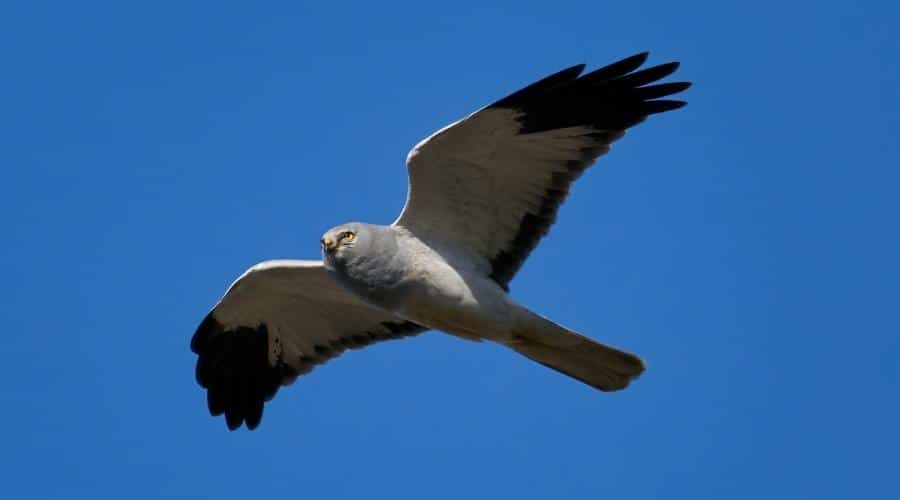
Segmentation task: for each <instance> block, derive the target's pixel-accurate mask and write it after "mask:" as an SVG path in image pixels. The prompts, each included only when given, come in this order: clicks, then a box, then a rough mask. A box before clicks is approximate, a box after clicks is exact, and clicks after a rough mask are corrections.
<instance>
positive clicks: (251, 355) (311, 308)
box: [191, 260, 426, 430]
mask: <svg viewBox="0 0 900 500" xmlns="http://www.w3.org/2000/svg"><path fill="white" fill-rule="evenodd" d="M425 330H426V329H425V328H423V327H421V326H419V325H417V324H414V323H410V322H408V321H405V320H403V319H400V318H398V317H396V316H393V315H392V314H390V313H387V312H384V311H381V310H379V309H375V308H373V307H371V306H369V305H366V304H365V303H363V302H361V301H360V300H359V299H356V298H354V297H353V296H352V295H350V294H349V293H348V292H345V291H344V290H343V289H341V288H340V287H339V286H338V285H337V284H335V283H334V282H333V280H332V279H331V278H330V277H329V276H328V275H327V271H326V270H325V268H324V267H323V265H322V262H321V261H302V260H273V261H267V262H263V263H260V264H257V265H255V266H253V267H252V268H250V269H249V270H248V271H247V272H246V273H244V275H243V276H241V277H240V278H238V280H237V281H235V282H234V283H233V284H232V285H231V287H230V288H229V289H228V292H227V293H226V294H225V296H224V297H222V300H221V301H219V303H218V304H217V305H216V307H215V308H214V309H213V310H212V311H211V312H210V313H209V314H208V315H207V316H206V319H204V320H203V322H202V323H201V324H200V326H199V328H197V332H196V333H195V334H194V337H193V339H191V350H192V351H194V352H195V353H196V354H197V355H198V359H197V382H199V383H200V385H201V386H203V387H204V388H206V390H207V393H206V395H207V403H208V404H209V411H210V413H212V414H213V415H214V416H217V415H221V414H223V413H224V414H225V421H226V423H227V424H228V428H229V429H231V430H235V429H237V428H238V427H240V425H241V423H244V422H245V423H246V424H247V428H249V429H254V428H256V426H257V425H259V421H260V419H261V418H262V412H263V403H264V402H265V401H268V400H270V399H272V397H273V396H274V395H275V392H276V391H277V390H278V388H279V387H280V386H282V385H288V384H290V383H291V382H293V381H294V380H295V379H296V378H297V376H298V375H302V374H304V373H307V372H309V371H310V370H312V369H313V368H314V367H315V366H316V365H318V364H321V363H324V362H326V361H328V360H329V359H331V358H333V357H335V356H338V355H339V354H341V353H342V352H344V351H345V350H346V349H355V348H359V347H363V346H366V345H369V344H371V343H373V342H377V341H379V340H388V339H396V338H401V337H406V336H410V335H415V334H418V333H421V332H423V331H425Z"/></svg>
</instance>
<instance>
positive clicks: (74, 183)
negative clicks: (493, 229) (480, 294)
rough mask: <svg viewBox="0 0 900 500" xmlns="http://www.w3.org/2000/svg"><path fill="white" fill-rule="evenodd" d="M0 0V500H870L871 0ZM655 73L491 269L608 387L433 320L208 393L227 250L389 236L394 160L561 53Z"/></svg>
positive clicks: (873, 385) (890, 317)
mask: <svg viewBox="0 0 900 500" xmlns="http://www.w3.org/2000/svg"><path fill="white" fill-rule="evenodd" d="M323 4H324V2H316V3H314V4H313V3H308V4H307V5H303V3H302V2H283V3H281V2H277V3H275V2H273V3H258V4H251V3H244V4H243V5H232V4H228V3H223V2H208V3H197V2H187V3H184V2H153V3H147V4H144V5H141V6H136V5H133V3H132V2H38V1H29V2H24V1H19V2H16V1H13V2H4V3H3V6H2V7H0V46H2V47H3V50H2V54H0V62H2V68H3V77H2V78H0V95H2V103H3V105H2V111H0V128H2V133H0V167H2V172H3V182H2V183H0V224H2V225H0V227H2V234H3V236H2V238H3V240H2V241H3V243H2V245H0V256H2V262H3V266H4V271H3V275H4V286H3V287H2V288H0V313H2V320H3V333H2V336H0V348H2V350H0V352H2V359H3V362H2V363H0V409H2V411H0V429H2V431H0V432H2V444H0V480H2V481H0V483H2V490H3V492H4V493H3V496H4V498H86V499H87V498H90V499H119V498H129V499H151V498H217V499H232V498H235V499H248V498H329V499H330V498H334V499H351V498H372V499H392V500H393V499H405V498H409V499H443V498H448V499H450V498H454V499H455V498H474V499H501V498H516V499H558V498H567V499H581V498H585V499H587V498H617V499H651V498H653V499H655V498H692V499H697V498H703V499H707V498H708V499H722V498H737V499H743V498H747V499H759V498H767V499H771V498H785V499H788V498H789V499H798V498H815V499H831V498H864V497H870V498H890V497H891V496H892V495H897V491H898V487H897V482H896V481H897V480H896V467H897V462H898V455H897V449H898V446H900V439H898V430H897V422H900V402H898V383H900V368H898V357H900V325H898V312H900V305H898V297H900V287H898V283H900V272H898V264H897V257H898V254H900V235H898V223H897V218H898V214H900V203H898V201H897V198H896V196H897V194H896V193H897V189H898V184H900V174H898V172H900V146H898V139H897V134H898V130H900V70H898V64H897V63H898V61H900V50H898V38H897V35H896V26H897V24H898V20H900V15H898V10H897V7H896V6H894V5H893V4H892V3H890V2H840V3H838V2H784V1H780V2H740V3H735V2H712V1H710V2H694V1H683V2H644V1H630V2H598V1H591V2H578V3H569V2H562V1H557V2H535V3H534V4H523V3H522V2H510V3H508V4H504V5H501V4H491V3H489V2H483V1H480V2H473V3H465V2H452V3H446V2H445V3H429V2H416V3H410V4H406V5H399V4H393V5H391V6H386V5H383V4H381V3H380V2H367V3H365V4H358V3H347V2H334V3H333V4H332V6H329V7H326V6H324V5H323ZM643 50H649V51H651V60H650V62H651V63H661V62H666V61H669V60H680V61H682V62H683V65H682V68H681V70H680V71H679V73H678V74H677V79H686V80H691V81H693V82H695V86H694V87H693V88H692V89H690V90H689V91H688V92H686V93H685V94H683V95H684V97H685V98H686V99H687V100H688V101H689V102H690V103H689V105H688V107H687V108H685V109H684V110H681V111H678V112H674V113H669V114H666V115H663V116H660V117H656V118H655V119H652V120H650V121H649V122H647V123H645V124H643V125H640V126H639V127H637V128H636V129H635V130H633V131H632V133H630V134H629V135H628V136H627V137H626V138H625V139H624V140H622V141H621V142H619V143H617V144H616V145H615V147H614V148H613V151H612V153H611V154H609V155H608V156H606V157H604V158H603V159H602V160H601V161H600V163H598V164H597V165H596V166H595V167H594V168H593V169H592V170H590V171H588V173H587V174H586V175H585V176H584V177H582V179H581V180H580V181H579V182H578V183H577V184H576V185H575V186H574V189H573V192H572V196H571V198H570V199H569V201H568V202H567V203H566V204H565V205H564V207H563V209H562V211H561V214H560V218H559V222H558V223H557V224H556V226H555V227H554V229H553V231H552V232H551V234H550V236H549V237H548V238H547V239H545V240H544V242H543V243H542V244H541V246H540V247H539V248H538V250H537V251H536V252H535V253H534V254H533V255H532V257H531V258H530V260H529V261H528V263H527V264H526V265H525V267H524V268H523V270H522V272H521V273H520V274H519V276H518V277H517V278H516V279H515V280H514V281H513V283H512V290H513V293H514V294H515V296H516V297H517V298H518V299H519V300H521V301H522V302H524V303H525V304H527V305H529V306H531V307H533V308H534V309H535V310H537V311H539V312H541V313H543V314H545V315H547V316H549V317H551V318H553V319H555V320H557V321H559V322H561V323H563V324H565V325H567V326H569V327H571V328H573V329H576V330H579V331H583V332H585V333H587V334H590V335H592V336H594V337H596V338H598V339H601V340H603V341H605V342H608V343H611V344H613V345H616V346H620V347H622V348H625V349H628V350H631V351H633V352H636V353H639V354H640V355H642V356H643V357H644V358H646V360H647V362H648V367H649V368H648V370H647V372H646V373H645V375H644V376H643V377H642V378H641V379H640V380H639V381H638V382H636V383H635V384H634V385H633V386H632V387H631V388H629V389H628V390H627V391H624V392H621V393H616V394H602V393H599V392H596V391H594V390H592V389H589V388H587V387H585V386H583V385H581V384H578V383H576V382H573V381H572V380H569V379H567V378H565V377H563V376H560V375H558V374H556V373H554V372H552V371H550V370H547V369H545V368H543V367H541V366H538V365H536V364H532V363H530V362H528V361H526V360H524V359H523V358H520V357H519V356H517V355H514V354H513V353H511V352H508V351H506V350H504V349H503V348H500V347H497V346H493V345H487V344H481V345H479V344H472V343H467V342H464V341H460V340H457V339H454V338H451V337H449V336H445V335H442V334H436V333H429V334H426V335H424V336H422V337H419V338H417V339H414V340H410V341H403V342H393V343H385V344H380V345H377V346H375V347H372V348H370V349H366V350H362V351H355V352H352V353H349V354H346V355H344V356H343V357H341V358H339V359H337V360H335V361H333V362H331V363H329V364H328V365H325V366H323V367H321V368H319V369H317V370H316V371H315V372H314V373H313V374H312V375H310V376H308V377H304V378H301V379H300V380H298V381H297V382H296V383H295V384H294V385H293V386H292V387H290V388H287V389H285V390H282V391H281V392H279V394H278V396H277V398H276V399H275V400H274V401H273V402H272V403H270V404H269V405H268V406H267V408H266V413H265V416H264V418H263V422H262V425H261V426H260V428H259V429H258V430H257V431H254V432H248V431H246V430H244V429H242V430H240V431H239V432H234V433H229V432H228V431H227V430H226V428H225V423H224V421H223V419H222V418H212V417H210V416H209V415H208V414H207V410H206V403H205V396H204V393H203V392H202V391H201V389H200V388H199V387H198V386H197V385H196V383H195V381H194V359H195V358H194V355H193V354H192V353H191V352H190V351H189V349H188V342H189V339H190V337H191V335H192V333H193V330H194V328H195V327H196V325H197V323H198V322H199V321H200V320H201V319H202V318H203V316H204V314H206V312H207V310H208V309H209V308H210V307H211V306H212V305H213V304H214V303H215V302H216V300H217V299H218V298H219V296H220V295H221V294H222V292H224V290H225V288H226V287H227V285H228V284H229V283H230V282H231V280H232V279H234V278H235V277H236V276H238V275H239V274H240V273H241V272H242V271H243V270H244V269H245V268H247V267H248V266H250V265H252V264H253V263H255V262H258V261H261V260H265V259H270V258H278V257H283V258H316V257H317V256H318V252H319V250H318V238H319V236H320V234H321V233H322V232H323V231H324V230H325V229H327V228H329V227H331V226H332V225H334V224H336V223H340V222H343V221H346V220H354V219H363V220H368V221H372V222H380V223H389V222H391V221H392V220H393V219H394V217H395V216H396V214H397V213H398V211H399V210H400V208H401V206H402V204H403V201H404V199H405V192H406V170H405V166H404V159H405V157H406V154H407V151H408V150H409V149H410V147H412V146H413V145H414V144H415V143H416V142H418V141H419V140H420V139H422V138H424V137H425V136H426V135H428V134H429V133H431V132H432V131H434V130H436V129H437V128H439V127H441V126H443V125H445V124H447V123H449V122H451V121H452V120H455V119H457V118H459V117H461V116H462V115H464V114H467V113H469V112H471V111H473V110H474V109H476V108H478V107H480V106H482V105H484V104H487V103H489V102H491V101H493V100H495V99H497V98H499V97H502V96H503V95H505V94H507V93H509V92H511V91H513V90H516V89H517V88H519V87H521V86H522V85H524V84H527V83H530V82H531V81H533V80H535V79H537V78H539V77H542V76H544V75H546V74H549V73H551V72H553V71H556V70H558V69H561V68H563V67H566V66H569V65H572V64H576V63H579V62H586V63H588V64H589V65H590V66H591V67H597V66H599V65H603V64H606V63H609V62H611V61H613V60H616V59H619V58H621V57H624V56H628V55H631V54H633V53H635V52H639V51H643Z"/></svg>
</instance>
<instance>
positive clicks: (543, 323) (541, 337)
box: [505, 313, 644, 391]
mask: <svg viewBox="0 0 900 500" xmlns="http://www.w3.org/2000/svg"><path fill="white" fill-rule="evenodd" d="M520 324H521V326H522V327H523V328H520V331H519V330H517V331H516V332H515V335H514V337H513V338H512V339H511V340H510V341H508V342H505V345H506V346H507V347H509V348H511V349H513V350H514V351H516V352H518V353H519V354H521V355H523V356H525V357H527V358H529V359H531V360H532V361H536V362H538V363H540V364H542V365H544V366H546V367H548V368H552V369H554V370H556V371H558V372H560V373H562V374H564V375H568V376H570V377H572V378H574V379H575V380H579V381H581V382H584V383H585V384H587V385H589V386H591V387H595V388H597V389H600V390H601V391H618V390H621V389H624V388H625V387H627V386H628V383H629V382H631V381H632V380H634V379H635V378H637V377H638V375H640V374H641V373H642V372H643V371H644V362H643V361H642V360H641V358H639V357H637V356H635V355H634V354H630V353H627V352H624V351H620V350H618V349H616V348H613V347H610V346H607V345H604V344H601V343H599V342H597V341H595V340H592V339H589V338H587V337H585V336H584V335H581V334H579V333H576V332H573V331H571V330H569V329H567V328H565V327H563V326H561V325H558V324H556V323H554V322H552V321H550V320H548V319H546V318H544V317H542V316H539V315H537V314H534V313H530V317H529V318H527V320H526V321H524V322H521V323H520Z"/></svg>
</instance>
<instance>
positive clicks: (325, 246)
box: [321, 236, 334, 253]
mask: <svg viewBox="0 0 900 500" xmlns="http://www.w3.org/2000/svg"><path fill="white" fill-rule="evenodd" d="M321 241H322V251H323V252H325V253H331V252H332V251H333V250H334V240H333V239H331V238H329V237H328V236H325V237H323V238H322V240H321Z"/></svg>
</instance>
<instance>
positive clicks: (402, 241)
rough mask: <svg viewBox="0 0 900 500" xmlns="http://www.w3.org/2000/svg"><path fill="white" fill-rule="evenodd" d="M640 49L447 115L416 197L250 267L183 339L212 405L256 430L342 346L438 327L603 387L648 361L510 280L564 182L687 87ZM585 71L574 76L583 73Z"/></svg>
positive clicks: (233, 424)
mask: <svg viewBox="0 0 900 500" xmlns="http://www.w3.org/2000/svg"><path fill="white" fill-rule="evenodd" d="M646 59H647V54H646V53H642V54H637V55H634V56H632V57H629V58H626V59H623V60H621V61H619V62H616V63H613V64H610V65H609V66H606V67H604V68H600V69H598V70H596V71H592V72H590V73H587V74H585V75H581V72H582V71H583V70H584V65H578V66H573V67H571V68H568V69H564V70H562V71H560V72H558V73H556V74H553V75H551V76H548V77H547V78H544V79H543V80H540V81H538V82H536V83H534V84H532V85H529V86H528V87H525V88H524V89H522V90H519V91H518V92H516V93H514V94H511V95H509V96H508V97H505V98H503V99H500V100H499V101H497V102H495V103H494V104H491V105H490V106H487V107H485V108H482V109H480V110H478V111H476V112H475V113H473V114H471V115H469V116H467V117H466V118H463V119H462V120H460V121H458V122H456V123H453V124H451V125H449V126H447V127H445V128H443V129H441V130H439V131H437V132H436V133H434V134H433V135H431V136H430V137H428V138H427V139H425V140H424V141H422V142H420V143H419V144H418V145H417V146H416V147H414V148H413V150H412V151H411V152H410V153H409V156H408V158H407V160H406V164H407V169H408V171H409V194H408V197H407V200H406V206H405V207H404V208H403V212H402V213H401V214H400V217H398V218H397V220H396V221H394V223H393V224H391V225H390V226H376V225H372V224H364V223H358V222H354V223H349V224H342V225H340V226H336V227H335V228H333V229H331V230H329V231H328V232H326V233H325V234H324V235H323V236H322V239H321V244H322V257H323V260H321V261H318V260H315V261H312V260H307V261H304V260H274V261H267V262H262V263H260V264H257V265H255V266H253V267H251V268H250V269H249V270H248V271H247V272H245V273H244V274H243V275H242V276H241V277H240V278H238V280H237V281H235V282H234V283H233V284H232V285H231V287H230V288H229V289H228V291H227V292H226V294H225V296H224V297H222V299H221V300H220V301H219V303H218V304H217V305H216V306H215V308H214V309H213V310H212V311H211V312H210V313H209V314H208V315H207V316H206V319H204V320H203V322H202V323H201V324H200V326H199V328H198V329H197V332H196V333H195V334H194V337H193V339H192V340H191V349H192V350H193V351H194V352H195V353H196V354H197V355H198V356H199V358H198V360H197V381H198V382H199V383H200V385H201V386H203V387H205V388H206V390H207V402H208V404H209V411H210V413H212V414H213V415H221V414H223V413H224V414H225V421H226V423H227V425H228V428H229V429H231V430H234V429H237V428H238V427H240V425H241V423H246V425H247V428H249V429H254V428H256V426H257V425H259V422H260V419H261V418H262V412H263V403H264V402H265V401H268V400H269V399H271V398H272V397H273V396H274V395H275V392H276V391H277V390H278V388H279V387H280V386H282V385H288V384H290V383H292V382H293V381H294V380H295V379H296V378H297V376H298V375H301V374H304V373H307V372H309V371H310V370H312V369H313V367H315V366H316V365H318V364H320V363H324V362H325V361H327V360H329V359H330V358H333V357H335V356H337V355H339V354H341V353H342V352H343V351H344V350H346V349H353V348H358V347H363V346H366V345H369V344H371V343H373V342H377V341H379V340H387V339H395V338H400V337H407V336H412V335H416V334H419V333H422V332H424V331H425V330H428V329H436V330H442V331H444V332H447V333H449V334H451V335H455V336H458V337H462V338H465V339H471V340H483V339H486V340H490V341H493V342H497V343H499V344H502V345H504V346H506V347H509V348H510V349H512V350H514V351H516V352H518V353H519V354H521V355H523V356H525V357H527V358H530V359H532V360H534V361H536V362H538V363H541V364H543V365H545V366H547V367H549V368H552V369H554V370H557V371H559V372H561V373H563V374H565V375H568V376H570V377H572V378H574V379H577V380H580V381H581V382H584V383H585V384H588V385H590V386H592V387H595V388H597V389H600V390H601V391H616V390H619V389H624V388H625V387H626V386H627V385H628V383H629V382H630V381H631V380H632V379H634V378H635V377H637V376H638V375H640V373H641V372H642V371H644V363H643V362H642V361H641V359H640V358H638V357H637V356H635V355H633V354H629V353H627V352H623V351H620V350H618V349H615V348H612V347H609V346H606V345H603V344H600V343H598V342H595V341H594V340H591V339H589V338H587V337H584V336H582V335H580V334H578V333H576V332H573V331H571V330H569V329H567V328H565V327H563V326H560V325H558V324H556V323H554V322H552V321H550V320H548V319H547V318H544V317H542V316H540V315H538V314H535V313H534V312H532V311H530V310H529V309H527V308H526V307H524V306H522V305H520V304H519V303H517V302H516V301H515V300H513V299H512V297H510V296H509V294H508V290H509V289H508V285H509V282H510V280H511V279H512V278H513V276H514V275H515V274H516V272H517V271H518V270H519V268H520V267H521V266H522V263H523V262H524V261H525V259H526V258H527V257H528V254H529V253H530V252H531V251H532V250H533V249H534V248H535V246H536V245H537V244H538V241H540V239H541V238H542V237H543V236H544V235H545V234H546V233H547V231H548V230H549V229H550V226H551V225H552V224H553V222H554V220H555V218H556V212H557V210H558V208H559V206H560V204H562V202H563V200H564V199H565V198H566V196H567V194H568V191H569V186H570V185H571V184H572V182H573V181H574V180H575V179H576V178H578V176H579V175H581V173H582V172H584V170H585V169H587V167H588V166H590V165H591V164H592V163H593V162H594V160H596V159H597V158H598V157H599V156H601V155H603V154H604V153H606V152H607V151H609V146H610V144H611V143H612V142H613V141H615V140H616V139H619V138H620V137H622V136H623V135H624V134H625V130H626V129H628V128H629V127H632V126H634V125H637V124H638V123H640V122H641V121H643V120H644V119H645V118H647V116H649V115H653V114H656V113H662V112H665V111H670V110H674V109H677V108H680V107H682V106H684V105H685V102H683V101H676V100H667V99H661V98H664V97H666V96H670V95H672V94H676V93H678V92H681V91H683V90H685V89H687V88H688V87H689V86H690V83H687V82H674V83H655V82H657V81H658V80H660V79H662V78H665V77H666V76H668V75H670V74H671V73H673V72H674V71H675V70H676V68H678V63H676V62H671V63H668V64H661V65H659V66H653V67H650V68H646V69H643V70H640V71H638V68H639V67H640V66H641V65H642V64H643V63H644V61H645V60H646ZM579 75H580V76H579Z"/></svg>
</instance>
